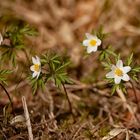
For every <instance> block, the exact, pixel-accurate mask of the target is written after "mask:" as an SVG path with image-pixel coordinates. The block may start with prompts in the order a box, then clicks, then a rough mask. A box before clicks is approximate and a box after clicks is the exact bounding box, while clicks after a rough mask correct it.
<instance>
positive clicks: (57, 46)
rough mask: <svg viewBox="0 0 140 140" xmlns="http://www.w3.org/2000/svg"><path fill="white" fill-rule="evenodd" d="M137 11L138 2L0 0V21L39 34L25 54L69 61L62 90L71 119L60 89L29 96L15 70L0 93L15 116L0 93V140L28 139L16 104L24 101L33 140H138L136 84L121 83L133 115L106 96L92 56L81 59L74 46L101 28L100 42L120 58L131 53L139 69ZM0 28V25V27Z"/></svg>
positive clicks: (78, 48) (21, 57)
mask: <svg viewBox="0 0 140 140" xmlns="http://www.w3.org/2000/svg"><path fill="white" fill-rule="evenodd" d="M139 7H140V1H139V0H117V1H114V0H102V1H101V0H100V1H99V0H24V1H23V0H14V1H11V0H4V1H1V3H0V9H1V11H0V17H1V16H3V15H5V16H8V18H9V20H10V21H12V20H14V19H20V20H24V21H26V22H27V23H29V24H31V25H33V26H35V27H36V28H37V30H38V32H39V35H38V36H37V37H34V38H28V41H29V42H28V44H29V46H28V47H27V49H28V50H29V52H30V51H31V50H32V51H33V52H38V55H39V54H42V53H43V52H44V51H46V50H47V51H48V50H52V51H55V52H57V53H59V54H61V55H67V56H69V57H70V59H71V61H72V66H71V67H70V68H68V73H69V76H70V77H71V78H72V79H73V81H74V83H73V84H72V85H66V89H67V91H68V95H69V98H70V101H71V103H72V109H73V113H74V117H73V116H72V114H70V112H69V106H68V103H67V101H66V100H65V98H66V97H65V95H64V93H63V92H62V91H63V90H60V89H57V88H56V87H55V86H54V85H53V84H52V83H48V84H47V86H46V89H45V91H44V93H42V92H41V91H38V93H37V94H36V95H34V96H33V95H32V91H31V88H30V85H29V84H28V81H27V80H25V75H24V74H21V75H19V74H18V70H17V71H16V72H15V74H14V75H13V77H12V76H11V77H10V78H11V79H10V80H11V82H10V84H9V86H8V87H6V88H7V90H8V92H9V93H10V96H11V97H12V99H13V103H14V111H15V114H16V116H18V115H20V116H18V117H17V118H15V116H14V115H13V114H12V111H11V106H10V105H9V104H8V103H9V100H8V99H7V96H5V95H4V92H3V91H2V89H1V94H0V112H1V113H0V139H2V140H3V139H4V140H5V139H8V140H16V139H17V140H18V139H19V140H20V139H21V140H22V139H23V140H26V139H28V136H29V134H28V130H27V126H26V123H25V120H24V119H23V118H24V115H25V114H24V110H23V106H22V99H21V98H22V96H25V97H26V101H27V106H28V110H29V114H30V120H31V126H32V134H33V137H34V140H40V139H41V140H88V139H89V140H100V139H101V140H110V139H112V140H124V139H126V140H139V139H140V109H139V106H140V104H139V101H140V95H139V93H140V91H139V89H140V85H139V84H138V83H134V87H135V88H133V87H131V85H130V84H129V83H128V84H127V87H128V88H127V92H128V94H127V95H126V99H127V103H128V104H129V105H131V107H132V109H133V110H134V115H135V116H133V115H132V114H131V113H130V112H129V110H128V109H127V107H126V105H125V103H123V102H122V100H121V99H120V98H119V97H118V96H117V94H114V95H113V96H111V95H110V87H109V86H108V85H107V84H106V83H105V82H104V81H103V80H102V76H103V72H102V67H101V66H99V64H98V61H97V56H98V54H92V56H91V57H90V58H86V59H85V58H83V53H84V50H83V48H82V46H81V45H80V42H81V41H82V39H83V37H84V34H85V32H90V31H91V30H92V29H96V28H97V27H98V26H99V25H101V24H102V25H103V26H104V30H105V31H106V32H109V33H110V36H109V37H108V39H107V40H106V42H104V43H105V44H108V43H111V44H112V46H113V48H114V49H115V50H116V51H118V52H119V51H120V52H121V53H122V56H123V57H126V56H127V55H128V54H129V53H130V52H131V51H134V52H135V61H136V62H137V63H138V64H140V56H139V52H140V47H139V45H140V43H139V37H140V28H139V27H140V14H139V12H140V9H139ZM3 24H4V23H0V28H1V27H2V25H3ZM28 55H29V54H28ZM24 57H25V56H24V55H23V54H22V53H20V54H19V60H23V62H24V60H25V58H24ZM24 63H25V62H24ZM14 77H16V78H14ZM135 95H136V96H137V98H136V96H135ZM13 118H14V119H15V120H14V122H11V120H13ZM110 135H112V136H110Z"/></svg>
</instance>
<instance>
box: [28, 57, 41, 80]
mask: <svg viewBox="0 0 140 140" xmlns="http://www.w3.org/2000/svg"><path fill="white" fill-rule="evenodd" d="M32 62H33V65H32V66H31V67H30V70H31V71H32V72H33V75H32V77H33V78H35V77H37V78H38V77H39V75H40V73H41V63H40V58H39V57H38V56H35V57H32Z"/></svg>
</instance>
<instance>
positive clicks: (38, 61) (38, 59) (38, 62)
mask: <svg viewBox="0 0 140 140" xmlns="http://www.w3.org/2000/svg"><path fill="white" fill-rule="evenodd" d="M36 62H37V64H39V65H40V64H41V63H40V58H39V57H38V56H36Z"/></svg>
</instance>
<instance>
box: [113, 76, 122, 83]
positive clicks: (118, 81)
mask: <svg viewBox="0 0 140 140" xmlns="http://www.w3.org/2000/svg"><path fill="white" fill-rule="evenodd" d="M114 81H115V84H119V83H120V82H121V77H119V76H116V77H115V79H114Z"/></svg>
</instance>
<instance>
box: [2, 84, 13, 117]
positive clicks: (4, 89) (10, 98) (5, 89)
mask: <svg viewBox="0 0 140 140" xmlns="http://www.w3.org/2000/svg"><path fill="white" fill-rule="evenodd" d="M0 86H1V87H2V89H3V90H4V91H5V93H6V95H7V96H8V99H9V101H10V104H11V107H12V112H13V114H14V106H13V102H12V99H11V97H10V95H9V93H8V91H7V90H6V88H5V87H4V86H3V85H2V84H1V83H0ZM14 115H15V114H14Z"/></svg>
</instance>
